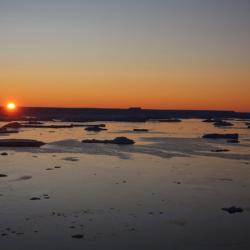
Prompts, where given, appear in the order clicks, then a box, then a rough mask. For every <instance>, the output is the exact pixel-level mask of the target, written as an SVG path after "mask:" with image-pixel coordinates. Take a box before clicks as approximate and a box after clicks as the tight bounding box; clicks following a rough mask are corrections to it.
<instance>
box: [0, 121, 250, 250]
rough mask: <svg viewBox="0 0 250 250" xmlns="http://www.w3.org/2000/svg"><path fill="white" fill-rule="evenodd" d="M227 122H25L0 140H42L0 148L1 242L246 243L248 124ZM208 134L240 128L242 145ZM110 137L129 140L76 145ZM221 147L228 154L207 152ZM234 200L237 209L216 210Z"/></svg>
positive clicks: (102, 245) (110, 245)
mask: <svg viewBox="0 0 250 250" xmlns="http://www.w3.org/2000/svg"><path fill="white" fill-rule="evenodd" d="M234 123H235V126H234V128H230V129H226V130H225V131H224V129H218V128H214V127H213V126H212V124H206V123H201V122H200V121H198V120H186V121H184V122H182V123H180V124H166V123H164V124H159V123H145V124H144V123H138V124H134V123H106V124H107V128H108V131H103V132H100V133H97V134H96V133H87V132H85V131H84V129H83V128H73V129H55V130H53V131H54V132H53V133H52V132H51V129H42V130H41V129H23V131H22V132H20V134H16V135H10V136H7V137H6V136H5V137H3V138H25V139H30V138H31V139H39V140H41V139H42V140H44V141H45V142H49V144H47V145H45V146H43V147H42V148H41V149H1V150H0V153H1V152H7V153H8V155H7V156H0V174H5V175H7V176H6V177H3V178H0V244H1V249H4V250H5V249H6V250H15V249H38V250H40V249H53V250H54V249H63V250H64V249H65V250H66V249H67V250H68V249H73V250H74V249H91V250H92V249H121V250H123V249H124V250H127V249H160V250H161V249H192V250H193V249H237V250H238V249H249V245H250V240H249V231H250V191H249V190H250V180H249V176H250V147H249V144H250V141H249V139H250V130H247V129H245V127H244V123H243V122H234ZM134 128H148V129H150V132H149V133H134V132H132V130H133V129H134ZM208 132H220V133H224V132H227V133H231V132H232V133H233V132H237V133H240V141H241V143H240V144H228V143H226V142H225V141H218V142H217V141H210V140H203V139H201V138H200V137H201V136H202V135H203V134H204V133H208ZM116 136H127V137H129V138H132V139H134V140H136V144H135V145H132V146H117V145H101V144H100V145H99V144H98V145H94V144H93V145H92V144H91V145H89V144H82V143H81V142H80V141H81V140H82V139H87V138H96V139H107V138H114V137H116ZM218 148H220V149H229V150H230V151H229V152H219V153H215V152H211V151H212V150H215V149H218ZM32 198H36V199H34V200H30V199H32ZM231 206H236V207H241V208H243V209H244V212H243V213H236V214H228V213H226V212H225V211H222V210H221V208H224V207H231ZM73 235H82V236H83V238H80V239H78V238H72V236H73Z"/></svg>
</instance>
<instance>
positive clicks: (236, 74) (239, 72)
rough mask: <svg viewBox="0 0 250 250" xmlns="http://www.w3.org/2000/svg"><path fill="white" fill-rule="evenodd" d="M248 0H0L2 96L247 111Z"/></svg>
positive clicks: (69, 103) (29, 101) (39, 102)
mask: <svg viewBox="0 0 250 250" xmlns="http://www.w3.org/2000/svg"><path fill="white" fill-rule="evenodd" d="M249 13H250V1H249V0H237V1H236V0H209V1H208V0H126V1H124V0H88V1H87V0H70V1H68V0H43V1H41V0H22V1H20V0H0V90H1V91H0V105H1V104H2V105H3V104H4V103H6V102H8V101H14V102H16V103H17V104H18V105H20V106H39V107H47V106H54V107H107V108H108V107H111V108H114V107H117V108H127V107H131V106H140V107H143V108H159V109H217V110H218V109H220V110H236V111H248V112H250V14H249Z"/></svg>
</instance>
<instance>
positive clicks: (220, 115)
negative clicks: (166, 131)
mask: <svg viewBox="0 0 250 250" xmlns="http://www.w3.org/2000/svg"><path fill="white" fill-rule="evenodd" d="M176 118H178V119H192V118H193V119H195V118H196V119H209V118H213V119H250V113H249V112H248V113H245V112H235V111H216V110H157V109H141V108H136V107H135V108H128V109H111V108H47V107H46V108H42V107H41V108H40V107H34V108H32V107H23V108H18V109H17V110H16V111H15V112H8V111H6V109H5V108H4V107H1V108H0V120H2V121H10V120H31V119H36V120H43V121H51V120H60V121H65V122H85V121H86V122H87V121H128V122H144V121H147V120H152V119H176Z"/></svg>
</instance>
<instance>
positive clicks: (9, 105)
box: [6, 102, 16, 110]
mask: <svg viewBox="0 0 250 250" xmlns="http://www.w3.org/2000/svg"><path fill="white" fill-rule="evenodd" d="M6 108H7V109H8V110H15V109H16V104H15V103H13V102H9V103H7V105H6Z"/></svg>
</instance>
